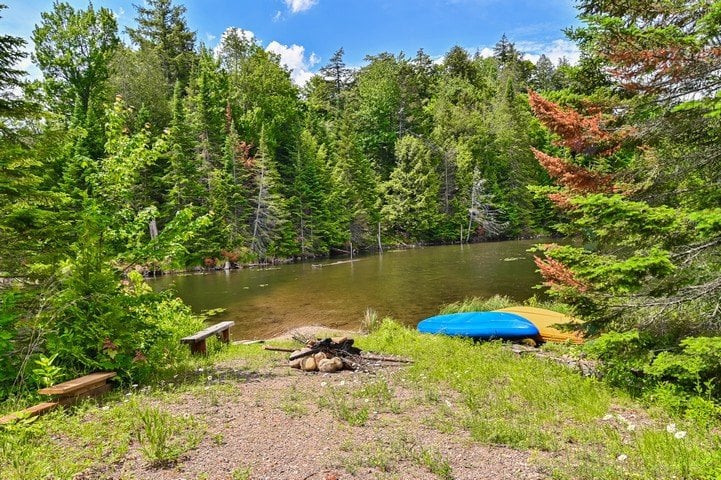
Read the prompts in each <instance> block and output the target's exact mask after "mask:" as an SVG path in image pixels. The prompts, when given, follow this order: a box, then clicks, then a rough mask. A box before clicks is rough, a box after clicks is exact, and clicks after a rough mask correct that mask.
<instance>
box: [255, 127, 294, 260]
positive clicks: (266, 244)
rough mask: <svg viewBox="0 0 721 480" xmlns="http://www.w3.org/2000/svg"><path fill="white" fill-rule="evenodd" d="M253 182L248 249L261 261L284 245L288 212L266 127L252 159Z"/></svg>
mask: <svg viewBox="0 0 721 480" xmlns="http://www.w3.org/2000/svg"><path fill="white" fill-rule="evenodd" d="M252 165H253V167H252V168H253V177H254V178H253V185H254V191H253V192H252V194H253V197H252V199H251V206H252V214H251V217H250V221H251V224H250V231H251V244H250V245H251V250H252V251H253V253H254V254H255V255H257V257H258V258H260V259H262V260H264V259H266V258H268V257H270V256H273V255H274V254H275V253H277V252H282V251H283V250H284V248H286V247H287V245H285V242H286V241H287V237H286V236H285V235H286V234H287V228H288V226H289V222H288V212H287V210H286V202H285V199H284V198H283V197H282V195H281V194H280V193H279V185H278V183H279V178H278V171H277V169H276V166H275V160H274V159H273V156H272V154H271V153H270V149H269V147H268V144H267V141H266V137H265V130H262V131H261V137H260V145H259V147H258V151H257V153H256V155H255V157H254V158H253V164H252Z"/></svg>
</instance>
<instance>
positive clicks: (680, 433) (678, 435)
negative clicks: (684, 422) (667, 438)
mask: <svg viewBox="0 0 721 480" xmlns="http://www.w3.org/2000/svg"><path fill="white" fill-rule="evenodd" d="M685 437H686V432H685V431H684V430H679V431H678V432H676V433H674V434H673V438H675V439H677V440H681V439H682V438H685Z"/></svg>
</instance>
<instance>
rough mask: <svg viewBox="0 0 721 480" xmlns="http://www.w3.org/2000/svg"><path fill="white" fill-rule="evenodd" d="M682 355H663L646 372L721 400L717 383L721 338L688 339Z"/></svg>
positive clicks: (681, 344) (720, 369)
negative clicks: (716, 386)
mask: <svg viewBox="0 0 721 480" xmlns="http://www.w3.org/2000/svg"><path fill="white" fill-rule="evenodd" d="M679 350H680V351H679V352H678V353H674V352H660V353H659V354H658V355H656V357H655V358H654V359H653V361H652V362H651V364H650V365H648V366H647V367H646V369H645V372H646V373H647V374H649V375H652V376H654V377H656V378H658V379H664V380H667V381H672V382H674V383H677V384H678V385H681V386H684V387H685V388H687V389H689V390H692V389H694V388H696V389H698V390H701V391H703V392H704V393H705V394H707V395H709V396H712V397H715V398H721V396H720V395H721V392H718V391H716V388H715V382H716V381H717V380H718V379H719V378H721V337H688V338H684V339H683V340H681V342H680V345H679Z"/></svg>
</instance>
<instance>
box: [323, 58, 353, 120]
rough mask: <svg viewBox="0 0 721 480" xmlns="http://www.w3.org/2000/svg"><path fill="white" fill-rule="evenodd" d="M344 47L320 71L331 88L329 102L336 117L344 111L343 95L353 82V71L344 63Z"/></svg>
mask: <svg viewBox="0 0 721 480" xmlns="http://www.w3.org/2000/svg"><path fill="white" fill-rule="evenodd" d="M344 53H345V52H344V51H343V47H341V48H339V49H338V50H336V52H335V53H334V54H333V55H332V56H331V57H330V60H329V61H328V64H327V65H325V66H324V67H322V68H321V69H320V72H319V73H320V76H321V78H322V79H323V80H325V81H326V82H327V83H328V85H329V86H330V89H329V91H330V98H329V101H330V103H331V105H333V107H334V112H335V116H336V117H337V116H339V115H340V114H341V112H342V111H343V108H344V104H343V95H344V93H345V91H346V90H347V89H348V87H349V86H350V84H351V82H352V71H351V69H349V68H348V67H346V64H345V62H344V61H343V55H344Z"/></svg>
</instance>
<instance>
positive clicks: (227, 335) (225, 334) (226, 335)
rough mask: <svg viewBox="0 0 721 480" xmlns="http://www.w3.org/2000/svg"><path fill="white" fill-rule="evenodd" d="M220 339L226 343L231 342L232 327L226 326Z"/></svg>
mask: <svg viewBox="0 0 721 480" xmlns="http://www.w3.org/2000/svg"><path fill="white" fill-rule="evenodd" d="M220 341H221V342H224V343H229V342H230V328H226V329H225V330H223V331H222V332H220Z"/></svg>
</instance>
